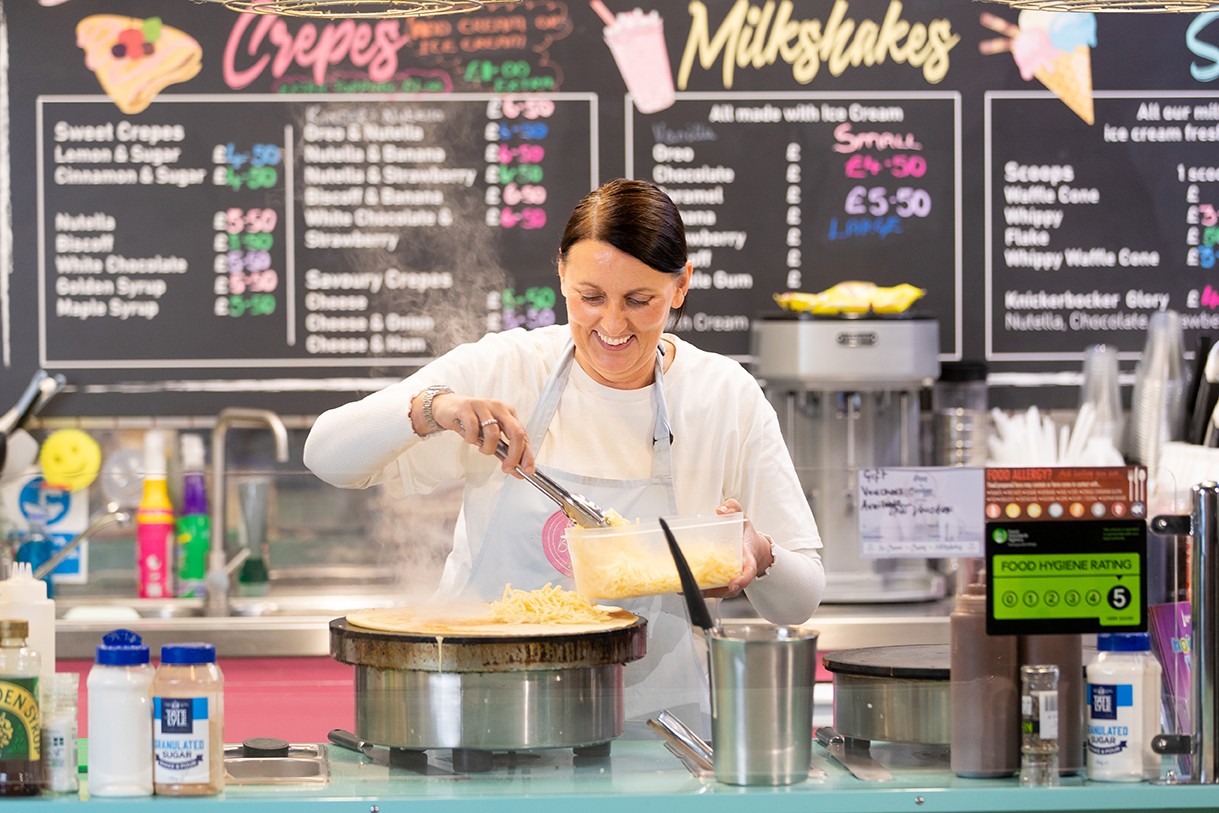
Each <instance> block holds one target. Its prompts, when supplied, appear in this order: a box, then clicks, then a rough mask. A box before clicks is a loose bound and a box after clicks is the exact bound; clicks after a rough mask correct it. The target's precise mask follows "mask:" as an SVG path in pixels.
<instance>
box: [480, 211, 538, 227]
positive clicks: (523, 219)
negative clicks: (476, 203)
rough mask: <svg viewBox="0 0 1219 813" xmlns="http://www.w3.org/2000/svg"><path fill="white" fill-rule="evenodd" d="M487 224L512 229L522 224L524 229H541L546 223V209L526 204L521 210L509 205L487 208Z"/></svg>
mask: <svg viewBox="0 0 1219 813" xmlns="http://www.w3.org/2000/svg"><path fill="white" fill-rule="evenodd" d="M487 225H488V226H502V227H504V228H505V229H511V228H514V227H516V226H520V227H521V228H522V229H540V228H542V227H543V226H545V225H546V210H545V209H538V208H536V207H532V206H526V207H524V208H523V209H521V210H520V211H519V212H518V211H515V210H513V209H509V208H508V207H506V206H505V207H504V208H503V209H497V208H495V207H492V208H490V209H488V210H487Z"/></svg>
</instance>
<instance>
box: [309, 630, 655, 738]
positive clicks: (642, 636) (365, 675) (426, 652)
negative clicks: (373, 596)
mask: <svg viewBox="0 0 1219 813" xmlns="http://www.w3.org/2000/svg"><path fill="white" fill-rule="evenodd" d="M646 628H647V622H646V621H645V620H643V619H637V620H636V621H635V622H634V623H633V624H631V625H630V626H628V627H624V628H621V629H616V630H608V631H602V632H592V633H576V634H571V635H545V636H516V637H510V636H499V637H487V636H479V637H465V638H463V637H448V636H444V637H442V638H437V637H436V636H433V635H407V634H400V633H391V632H381V631H378V630H371V629H364V628H362V627H357V626H349V625H348V624H347V621H346V619H342V618H339V619H335V620H334V621H331V622H330V654H331V657H333V658H334V659H335V660H338V661H340V662H341V663H347V664H351V665H352V666H354V667H355V669H356V674H355V702H356V723H355V724H356V730H355V734H356V736H357V737H359V738H360V739H361V740H364V741H366V742H370V743H376V744H377V745H385V746H389V747H391V748H403V749H411V750H419V751H423V750H428V749H434V748H452V749H472V750H477V751H516V750H521V751H524V750H533V749H539V748H580V747H585V746H591V745H600V744H603V743H608V742H609V741H610V740H612V739H614V738H616V737H618V736H620V735H621V734H622V730H623V719H624V712H623V668H624V665H625V664H626V663H628V662H630V661H633V660H638V659H639V658H642V657H643V655H644V653H645V651H646V641H647V637H646Z"/></svg>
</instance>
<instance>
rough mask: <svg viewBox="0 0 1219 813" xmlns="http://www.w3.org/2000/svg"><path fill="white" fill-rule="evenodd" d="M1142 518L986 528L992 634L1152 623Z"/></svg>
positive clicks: (1135, 627) (1127, 628) (1119, 628)
mask: <svg viewBox="0 0 1219 813" xmlns="http://www.w3.org/2000/svg"><path fill="white" fill-rule="evenodd" d="M1146 559H1147V524H1146V523H1145V522H1143V521H1142V520H1107V521H1092V522H1089V521H1082V522H1062V523H1058V522H1024V523H1020V522H1010V523H1009V522H992V523H987V526H986V565H987V567H986V569H987V573H988V574H989V580H988V585H987V593H986V631H987V633H989V634H990V635H1037V634H1049V633H1091V632H1141V631H1143V630H1146V629H1147V574H1146V568H1145V562H1146Z"/></svg>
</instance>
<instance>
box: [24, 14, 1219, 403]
mask: <svg viewBox="0 0 1219 813" xmlns="http://www.w3.org/2000/svg"><path fill="white" fill-rule="evenodd" d="M609 5H611V6H614V8H613V11H614V12H617V13H618V17H617V18H616V19H615V21H614V23H613V25H612V26H611V27H608V28H607V25H606V21H604V20H603V19H602V18H601V17H600V16H599V15H598V13H597V12H596V11H594V10H593V8H592V7H591V6H590V5H588V4H587V3H585V2H583V1H582V0H576V2H559V0H524V2H521V3H518V4H513V5H500V6H496V7H494V8H490V9H487V10H484V11H479V12H470V13H465V14H458V15H451V16H440V17H431V18H422V19H414V20H410V19H407V20H363V21H355V20H347V21H339V20H317V19H312V20H308V19H300V18H279V17H271V16H260V15H251V14H238V13H235V12H232V11H229V10H227V9H225V8H223V7H222V6H220V5H218V4H214V3H197V2H190V0H22V1H21V2H17V0H6V1H5V2H3V5H2V8H3V12H4V17H3V25H4V33H5V36H6V37H7V42H8V49H9V59H8V70H7V75H6V77H5V79H6V82H5V83H4V85H3V86H0V94H2V95H3V96H4V101H5V102H6V104H7V109H8V116H9V131H8V141H7V162H8V166H9V170H10V172H9V176H8V179H7V182H3V181H0V189H2V191H3V193H4V195H5V197H6V198H7V200H6V201H5V202H6V203H7V204H9V205H10V207H11V229H8V230H5V229H3V228H2V227H0V231H6V233H5V234H4V235H2V237H3V239H0V261H2V262H0V403H3V402H10V401H13V400H14V399H15V397H16V395H17V393H18V392H19V391H20V390H21V388H22V386H23V385H24V383H25V382H26V381H28V379H29V376H30V375H31V374H32V372H33V371H34V370H35V369H36V368H38V367H40V366H41V367H44V368H47V369H49V370H52V371H55V372H62V373H63V374H64V375H65V376H67V378H68V380H69V383H70V387H69V389H68V391H67V392H66V393H65V394H64V395H62V396H60V397H59V398H57V399H56V400H55V401H54V402H52V405H51V409H50V411H51V413H52V414H59V415H80V416H108V415H115V416H130V415H134V416H140V415H154V416H158V415H167V416H180V415H209V414H213V413H215V412H216V411H218V410H219V409H221V408H223V407H225V406H230V405H244V406H266V407H270V408H273V409H276V410H278V411H280V412H283V413H286V414H295V415H310V414H315V413H317V412H318V411H321V410H323V409H325V408H328V407H330V406H333V405H335V404H338V403H342V402H344V401H347V400H350V399H352V398H354V397H357V396H358V395H360V394H362V393H364V392H367V391H370V390H373V389H376V388H379V387H381V386H384V385H385V384H386V383H389V382H390V381H393V380H397V379H398V378H400V377H401V376H403V375H405V374H407V373H409V372H410V371H412V370H413V369H416V368H417V367H418V366H419V365H421V364H424V363H426V362H427V361H428V360H429V359H431V358H434V357H435V356H437V355H438V354H441V353H444V352H446V351H447V350H449V349H451V348H452V347H453V346H455V345H456V344H458V343H461V342H465V341H472V340H475V339H477V338H478V337H479V336H481V335H483V334H485V333H486V332H488V331H497V330H504V329H511V328H516V327H523V328H531V327H537V326H541V325H546V324H552V323H556V322H558V323H562V322H564V321H565V319H566V314H565V311H564V308H563V300H562V296H561V293H560V292H559V290H558V280H557V275H556V273H555V265H554V255H555V252H556V249H557V245H558V241H559V236H560V234H561V231H562V228H563V225H564V223H565V222H566V219H567V217H568V215H569V213H570V211H571V208H572V206H573V205H574V204H575V202H576V201H578V200H579V199H580V197H582V196H583V195H584V194H586V193H587V192H588V191H589V190H591V189H592V188H594V187H596V186H597V185H598V184H600V183H602V182H604V181H605V180H608V179H610V178H614V177H623V176H625V177H638V178H647V179H650V180H653V181H655V182H656V183H658V184H660V185H661V186H663V187H664V188H665V189H666V190H667V191H668V192H669V193H670V194H671V196H672V197H673V198H674V200H675V201H676V202H677V203H678V204H679V206H680V207H681V209H682V211H683V215H684V217H685V220H686V228H687V234H688V238H689V243H690V251H691V261H692V263H693V265H694V269H695V274H694V278H693V284H692V288H693V291H692V295H691V297H690V300H689V302H688V305H687V309H686V313H685V316H684V317H683V319H682V320H681V322H680V323H678V324H677V325H676V330H677V332H678V333H679V334H680V335H682V336H683V337H684V338H686V339H688V340H689V341H691V342H693V343H695V344H698V345H700V346H702V347H705V348H707V349H710V350H714V351H717V352H721V353H724V354H727V355H729V356H732V357H734V358H737V359H739V360H741V361H742V362H744V363H748V361H749V359H750V339H749V337H750V328H751V325H752V323H753V321H754V320H755V319H756V318H758V316H759V315H761V314H764V313H767V312H773V311H774V310H776V308H777V306H776V305H775V303H774V295H775V294H780V293H783V292H787V291H806V292H815V291H820V290H823V289H825V288H828V287H830V286H832V285H834V284H835V283H838V282H843V281H849V280H867V281H872V282H875V283H877V284H879V285H893V284H897V283H903V282H906V283H911V284H914V285H916V286H918V287H920V288H923V289H925V291H926V295H925V296H924V297H923V299H922V300H920V302H919V303H918V304H917V306H916V307H917V309H918V312H919V313H920V315H925V316H932V317H935V318H936V319H938V320H939V323H940V336H941V344H940V351H941V358H942V359H944V360H951V359H961V358H986V359H987V360H988V361H990V363H991V369H992V371H993V372H994V373H996V374H997V375H998V376H999V377H1000V379H1001V378H1002V377H1003V376H1008V377H1009V379H1010V380H1019V381H1020V383H1023V384H1031V385H1040V384H1045V383H1048V382H1050V381H1052V380H1055V379H1053V374H1055V373H1057V372H1061V371H1071V370H1078V367H1079V361H1080V359H1081V358H1082V353H1083V350H1084V348H1085V347H1086V346H1087V345H1089V344H1094V343H1098V342H1105V343H1111V344H1116V345H1117V346H1118V347H1119V348H1120V350H1121V351H1122V353H1123V354H1124V358H1126V359H1133V358H1134V357H1136V356H1137V354H1138V351H1139V349H1140V348H1141V346H1142V341H1143V338H1144V335H1143V334H1144V329H1145V326H1146V324H1147V321H1148V319H1149V318H1150V315H1151V314H1152V313H1154V312H1155V311H1156V310H1161V309H1168V308H1171V309H1173V310H1176V311H1179V312H1181V313H1182V314H1183V315H1184V317H1185V323H1186V326H1187V330H1188V332H1189V338H1190V339H1191V341H1190V344H1191V345H1192V337H1193V336H1195V335H1196V334H1198V333H1200V332H1207V331H1215V330H1217V329H1219V276H1216V275H1214V274H1213V273H1212V271H1213V267H1214V264H1215V256H1214V254H1215V251H1214V247H1215V244H1216V242H1219V215H1217V214H1216V213H1217V212H1219V196H1217V195H1216V193H1215V191H1214V190H1215V189H1216V188H1219V187H1216V184H1217V183H1219V158H1216V155H1217V154H1219V153H1216V146H1217V143H1219V92H1217V91H1219V87H1216V86H1215V85H1214V84H1213V83H1214V81H1215V80H1216V79H1217V78H1219V24H1215V20H1216V15H1214V14H1203V15H1150V16H1146V15H1096V16H1095V17H1092V16H1091V15H1082V16H1061V15H1042V16H1038V15H1029V14H1021V13H1019V12H1017V11H1015V10H1011V9H1008V8H1006V7H1005V6H1001V5H996V4H980V3H975V2H972V0H912V2H908V3H902V2H898V0H783V1H782V2H750V0H694V1H693V2H690V3H685V2H680V3H679V2H668V0H664V2H661V1H660V0H657V2H653V3H651V4H649V5H647V6H646V7H643V8H641V9H640V10H638V11H632V10H631V9H630V8H628V7H627V5H625V4H612V3H611V4H609ZM618 5H621V7H617V6H618ZM1029 43H1033V44H1034V45H1036V46H1037V47H1036V48H1034V49H1032V50H1030V47H1026V46H1028V45H1029ZM1030 53H1034V54H1035V55H1038V54H1039V55H1040V56H1037V57H1036V59H1034V60H1033V62H1030V61H1029V60H1030V59H1031V57H1030V56H1029V54H1030ZM1013 54H1015V56H1016V57H1017V58H1013ZM1038 59H1039V60H1040V61H1039V62H1038V61H1037V60H1038ZM1062 389H1063V388H1061V387H1051V388H1047V389H1046V390H1044V391H1038V390H1035V389H1029V390H1028V392H1029V393H1031V394H1032V395H1031V396H1030V397H1032V398H1034V399H1036V398H1038V395H1037V394H1038V393H1039V392H1041V394H1042V395H1044V394H1045V393H1046V392H1051V391H1061V390H1062ZM1052 400H1053V398H1052V397H1051V398H1050V401H1051V402H1052ZM1043 402H1044V401H1043Z"/></svg>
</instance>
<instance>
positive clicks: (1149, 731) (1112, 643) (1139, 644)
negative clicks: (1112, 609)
mask: <svg viewBox="0 0 1219 813" xmlns="http://www.w3.org/2000/svg"><path fill="white" fill-rule="evenodd" d="M1096 648H1097V649H1098V650H1099V651H1098V652H1097V653H1096V656H1095V657H1094V658H1093V659H1092V660H1091V662H1089V663H1088V673H1087V674H1088V707H1087V708H1088V778H1089V779H1093V780H1098V781H1101V782H1142V781H1144V780H1146V779H1158V778H1159V776H1160V756H1159V754H1157V753H1156V752H1155V751H1152V750H1151V739H1152V737H1154V736H1155V735H1156V734H1159V733H1160V681H1161V677H1162V670H1161V669H1160V662H1159V661H1157V660H1156V659H1155V656H1154V655H1152V654H1151V636H1150V635H1148V634H1147V633H1145V632H1131V633H1112V634H1108V635H1105V634H1101V635H1097V636H1096Z"/></svg>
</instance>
